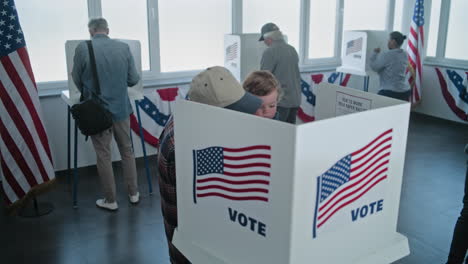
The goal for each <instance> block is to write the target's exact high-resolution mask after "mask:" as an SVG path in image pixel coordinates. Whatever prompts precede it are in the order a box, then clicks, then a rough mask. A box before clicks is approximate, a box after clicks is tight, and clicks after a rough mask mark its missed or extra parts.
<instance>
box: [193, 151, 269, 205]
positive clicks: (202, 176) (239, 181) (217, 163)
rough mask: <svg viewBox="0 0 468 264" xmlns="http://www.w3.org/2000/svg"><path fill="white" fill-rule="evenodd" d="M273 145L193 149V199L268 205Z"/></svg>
mask: <svg viewBox="0 0 468 264" xmlns="http://www.w3.org/2000/svg"><path fill="white" fill-rule="evenodd" d="M270 152H271V146H266V145H254V146H248V147H243V148H225V147H219V146H215V147H208V148H205V149H200V150H193V163H194V168H193V169H194V179H193V199H194V202H195V203H196V201H197V198H202V197H210V196H215V197H221V198H224V199H228V200H235V201H264V202H268V192H269V190H268V187H269V185H270V169H271V154H270Z"/></svg>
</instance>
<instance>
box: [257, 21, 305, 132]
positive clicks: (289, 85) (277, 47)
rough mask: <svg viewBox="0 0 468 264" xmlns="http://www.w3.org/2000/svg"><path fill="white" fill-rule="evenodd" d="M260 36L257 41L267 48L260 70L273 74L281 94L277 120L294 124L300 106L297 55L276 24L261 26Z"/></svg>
mask: <svg viewBox="0 0 468 264" xmlns="http://www.w3.org/2000/svg"><path fill="white" fill-rule="evenodd" d="M260 34H261V36H260V39H259V41H263V42H264V43H265V45H267V46H268V48H267V49H266V50H265V51H264V52H263V55H262V60H261V63H260V69H261V70H267V71H270V72H271V73H273V75H274V76H275V77H276V79H278V81H279V82H280V85H281V90H282V92H283V96H282V97H281V100H280V101H279V102H278V114H279V120H281V121H284V122H288V123H291V124H295V123H296V115H297V110H298V109H299V105H300V104H301V76H300V72H299V55H298V54H297V51H296V49H295V48H294V47H293V46H291V45H289V44H288V43H286V41H285V40H284V36H283V33H282V32H281V31H280V29H279V27H278V26H277V25H276V24H274V23H267V24H265V25H263V27H262V29H261V32H260Z"/></svg>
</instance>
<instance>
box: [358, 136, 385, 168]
mask: <svg viewBox="0 0 468 264" xmlns="http://www.w3.org/2000/svg"><path fill="white" fill-rule="evenodd" d="M390 140H392V138H391V137H389V138H387V139H385V140H384V141H382V142H380V143H379V144H378V145H377V146H375V147H373V148H372V149H371V150H369V151H368V152H367V153H366V154H364V155H362V156H361V157H360V158H357V159H355V160H353V163H355V162H359V161H360V160H362V159H363V158H365V157H367V155H369V154H370V153H371V152H372V151H374V150H375V149H377V148H378V147H380V146H382V144H384V143H386V142H388V141H390ZM391 146H392V145H391V144H390V145H388V146H385V147H384V148H382V150H380V151H379V152H377V153H375V154H374V155H373V156H372V157H370V158H369V160H371V159H373V158H374V157H375V156H377V155H378V154H379V153H380V152H382V151H383V150H386V149H389V148H390V147H391Z"/></svg>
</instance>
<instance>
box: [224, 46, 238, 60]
mask: <svg viewBox="0 0 468 264" xmlns="http://www.w3.org/2000/svg"><path fill="white" fill-rule="evenodd" d="M238 47H239V44H238V43H237V42H235V43H234V44H232V45H229V46H228V47H227V48H226V60H227V61H230V60H233V59H235V58H237V49H238Z"/></svg>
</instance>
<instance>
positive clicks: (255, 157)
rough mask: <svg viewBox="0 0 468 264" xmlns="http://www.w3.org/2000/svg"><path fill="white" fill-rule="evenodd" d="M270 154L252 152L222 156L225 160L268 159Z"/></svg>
mask: <svg viewBox="0 0 468 264" xmlns="http://www.w3.org/2000/svg"><path fill="white" fill-rule="evenodd" d="M269 158H271V155H268V154H253V155H245V156H239V157H233V156H224V159H225V160H246V159H269Z"/></svg>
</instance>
